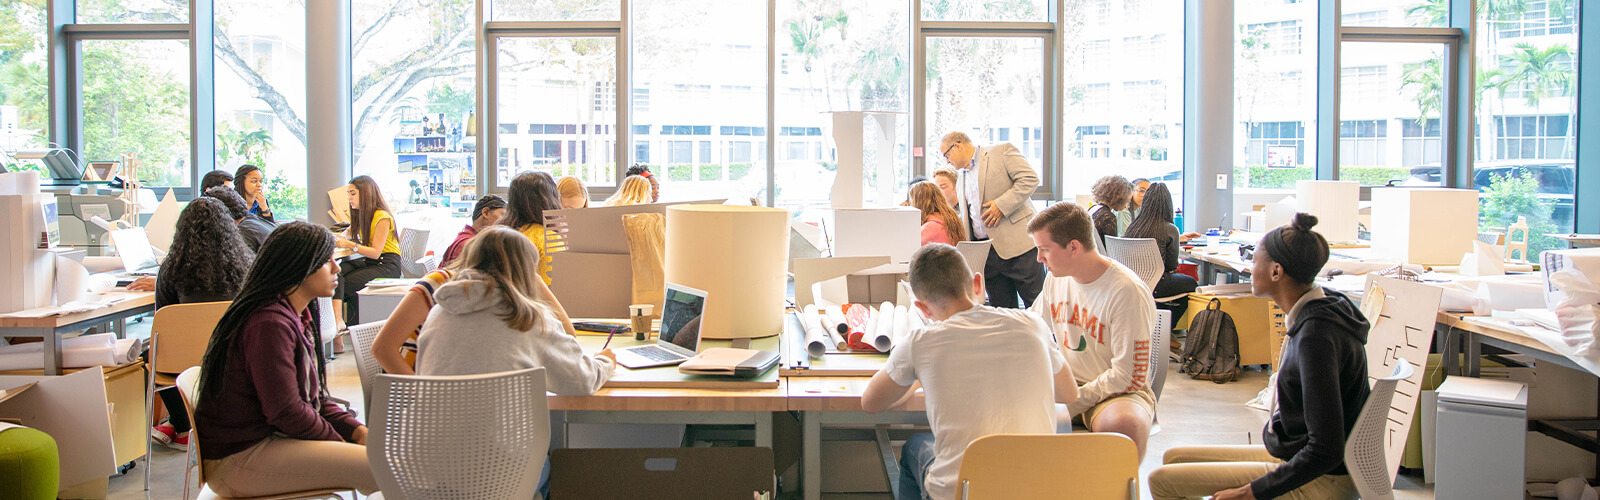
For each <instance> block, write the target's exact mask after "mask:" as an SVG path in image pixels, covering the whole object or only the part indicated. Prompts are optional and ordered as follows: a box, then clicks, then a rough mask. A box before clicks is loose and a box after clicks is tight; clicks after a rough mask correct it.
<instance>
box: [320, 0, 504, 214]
mask: <svg viewBox="0 0 1600 500" xmlns="http://www.w3.org/2000/svg"><path fill="white" fill-rule="evenodd" d="M350 17H351V26H350V28H351V29H350V32H351V41H350V45H351V46H350V54H351V64H350V72H351V79H352V85H351V90H350V94H351V99H352V100H353V105H352V108H351V117H352V120H353V121H354V123H353V132H352V135H351V142H352V145H353V147H354V151H352V152H351V156H352V160H353V162H354V165H355V174H356V175H370V176H372V178H373V179H374V180H376V181H377V182H378V186H379V187H380V188H381V189H382V190H383V191H384V192H385V193H387V194H386V195H385V200H387V201H388V203H389V207H390V208H393V209H394V210H395V211H396V212H399V213H407V212H418V213H419V214H428V215H432V216H436V217H438V218H440V219H443V218H448V217H460V218H465V217H466V216H467V215H468V212H470V211H471V210H472V204H473V203H474V202H476V201H477V199H478V193H477V171H476V170H475V169H474V168H475V164H474V162H475V160H474V157H473V154H474V153H473V152H474V151H476V150H477V147H476V144H477V138H476V136H475V134H476V133H477V132H478V131H477V130H474V129H473V128H471V127H468V123H469V122H470V121H471V120H472V113H473V111H474V109H475V106H476V103H477V100H476V99H477V91H476V89H475V87H474V86H473V68H474V65H473V54H474V50H475V48H474V42H473V24H474V20H473V19H474V17H475V14H474V13H473V3H472V2H463V1H460V0H383V1H381V2H375V3H368V2H358V3H356V4H353V5H351V7H350ZM400 224H401V225H402V226H404V225H406V221H405V220H401V221H400Z"/></svg>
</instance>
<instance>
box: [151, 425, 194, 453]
mask: <svg viewBox="0 0 1600 500" xmlns="http://www.w3.org/2000/svg"><path fill="white" fill-rule="evenodd" d="M150 439H152V440H154V441H155V442H156V443H159V444H160V445H162V446H165V447H168V448H172V449H175V450H180V451H189V433H187V432H185V433H183V434H178V433H177V431H174V430H173V429H172V424H161V425H157V426H155V427H151V428H150Z"/></svg>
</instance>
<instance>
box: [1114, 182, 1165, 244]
mask: <svg viewBox="0 0 1600 500" xmlns="http://www.w3.org/2000/svg"><path fill="white" fill-rule="evenodd" d="M1170 225H1172V193H1171V192H1170V191H1167V184H1166V183H1165V182H1156V183H1152V184H1150V187H1149V188H1147V189H1145V191H1144V205H1141V206H1140V208H1139V215H1138V216H1135V217H1134V218H1133V222H1132V223H1131V224H1128V230H1127V231H1125V232H1126V233H1127V234H1125V235H1123V236H1124V237H1127V238H1154V237H1156V235H1158V234H1161V231H1162V230H1163V229H1165V228H1166V227H1167V226H1170Z"/></svg>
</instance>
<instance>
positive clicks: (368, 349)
mask: <svg viewBox="0 0 1600 500" xmlns="http://www.w3.org/2000/svg"><path fill="white" fill-rule="evenodd" d="M388 322H389V320H383V321H374V322H371V323H362V324H359V325H356V326H352V327H350V342H351V343H353V344H355V345H354V346H352V347H353V348H354V349H355V351H356V375H359V376H360V378H361V403H362V405H361V409H362V410H364V411H366V414H368V415H371V414H372V382H373V380H374V379H376V378H377V377H378V374H380V373H383V365H380V364H378V358H377V357H376V356H373V355H372V341H373V340H376V339H377V338H378V332H381V331H383V325H384V324H387V323H388Z"/></svg>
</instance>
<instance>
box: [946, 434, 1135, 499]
mask: <svg viewBox="0 0 1600 500" xmlns="http://www.w3.org/2000/svg"><path fill="white" fill-rule="evenodd" d="M956 485H957V488H958V489H957V492H958V493H959V494H960V498H964V499H996V498H1004V499H1013V498H1015V499H1028V498H1061V496H1062V492H1063V491H1071V492H1072V494H1071V496H1072V497H1073V498H1108V499H1109V498H1127V499H1136V498H1139V450H1138V449H1137V448H1136V447H1135V446H1134V444H1133V440H1131V439H1128V438H1127V436H1123V435H1121V434H1113V433H1102V432H1094V433H1072V434H994V435H989V436H984V437H981V438H978V440H977V441H973V442H972V444H970V445H967V451H966V452H965V453H964V454H963V456H962V458H961V472H960V475H959V477H958V480H957V482H956Z"/></svg>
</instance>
